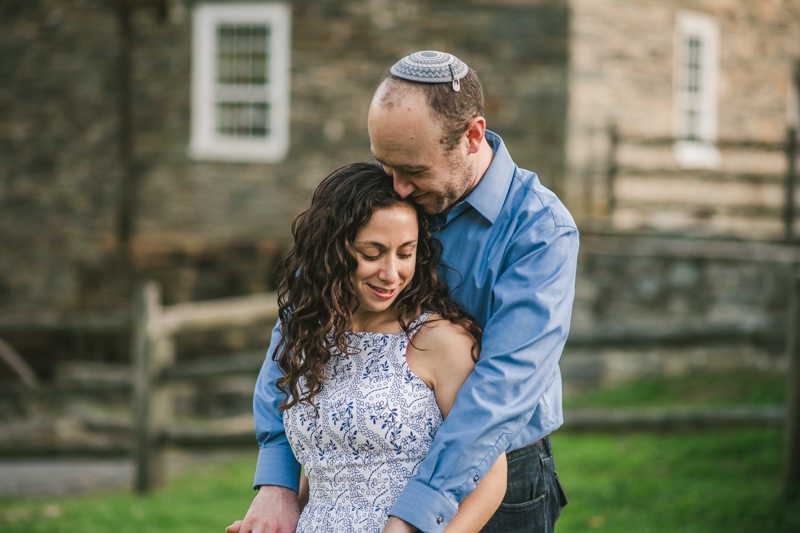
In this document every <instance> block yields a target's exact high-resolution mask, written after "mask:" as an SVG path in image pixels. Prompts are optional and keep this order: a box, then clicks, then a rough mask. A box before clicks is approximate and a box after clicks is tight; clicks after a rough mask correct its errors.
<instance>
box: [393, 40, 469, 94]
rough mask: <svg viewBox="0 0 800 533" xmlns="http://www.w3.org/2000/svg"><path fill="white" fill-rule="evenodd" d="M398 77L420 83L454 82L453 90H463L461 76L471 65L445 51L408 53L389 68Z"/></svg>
mask: <svg viewBox="0 0 800 533" xmlns="http://www.w3.org/2000/svg"><path fill="white" fill-rule="evenodd" d="M389 72H391V73H392V74H394V75H395V76H397V77H398V78H403V79H404V80H409V81H416V82H419V83H452V84H453V90H454V91H456V92H458V91H459V90H461V82H460V81H459V80H460V79H461V78H463V77H464V76H466V75H467V73H468V72H469V67H468V66H467V65H466V64H465V63H464V62H463V61H461V60H460V59H459V58H457V57H456V56H454V55H452V54H448V53H445V52H435V51H433V50H426V51H425V52H414V53H413V54H411V55H407V56H406V57H404V58H403V59H401V60H400V61H398V62H397V63H395V64H394V66H393V67H392V68H391V69H390V70H389Z"/></svg>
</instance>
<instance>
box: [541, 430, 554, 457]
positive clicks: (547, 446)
mask: <svg viewBox="0 0 800 533" xmlns="http://www.w3.org/2000/svg"><path fill="white" fill-rule="evenodd" d="M542 444H543V445H544V451H545V452H546V453H547V456H548V457H552V456H553V445H552V444H551V443H550V435H548V436H546V437H545V438H543V439H542Z"/></svg>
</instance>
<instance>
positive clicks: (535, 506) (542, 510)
mask: <svg viewBox="0 0 800 533" xmlns="http://www.w3.org/2000/svg"><path fill="white" fill-rule="evenodd" d="M565 505H567V495H566V494H564V490H563V489H562V488H561V483H559V481H558V474H556V466H555V463H553V447H552V446H551V444H550V437H545V438H544V439H542V440H541V442H539V443H537V444H534V445H533V446H528V447H527V448H522V449H520V450H515V451H513V452H511V453H509V454H508V487H507V489H506V496H505V498H503V503H501V504H500V508H499V509H497V512H495V513H494V515H493V516H492V518H490V519H489V522H488V523H487V524H486V525H485V526H484V527H483V529H482V530H481V533H552V532H553V529H554V528H555V525H556V520H558V517H559V516H561V509H562V507H564V506H565Z"/></svg>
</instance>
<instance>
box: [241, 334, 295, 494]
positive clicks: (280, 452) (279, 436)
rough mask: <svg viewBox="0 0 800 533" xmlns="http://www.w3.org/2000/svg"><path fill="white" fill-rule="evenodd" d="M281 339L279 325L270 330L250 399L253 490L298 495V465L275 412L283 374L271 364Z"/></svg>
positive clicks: (279, 412) (279, 396)
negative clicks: (255, 447)
mask: <svg viewBox="0 0 800 533" xmlns="http://www.w3.org/2000/svg"><path fill="white" fill-rule="evenodd" d="M280 339H281V331H280V322H278V323H277V324H276V325H275V328H274V329H273V330H272V339H271V340H270V345H269V350H268V351H267V357H266V359H265V360H264V364H263V365H262V366H261V371H260V373H259V374H258V380H257V381H256V388H255V393H254V395H253V415H254V417H255V429H256V438H257V439H258V462H257V463H256V475H255V479H254V480H253V488H254V489H258V487H260V486H261V485H279V486H281V487H288V488H290V489H292V490H295V491H297V490H298V489H299V485H300V463H298V462H297V459H296V458H295V456H294V454H293V453H292V448H291V446H290V445H289V441H288V440H287V439H286V432H285V431H284V429H283V415H282V413H281V411H280V410H279V409H278V406H279V405H280V402H281V400H282V399H283V394H282V393H281V392H280V390H279V389H278V387H277V380H278V378H279V377H280V376H281V375H282V374H281V371H280V369H279V368H278V365H277V364H276V363H275V361H273V360H272V356H273V354H274V353H275V348H276V347H277V345H278V341H279V340H280Z"/></svg>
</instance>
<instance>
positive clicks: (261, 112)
mask: <svg viewBox="0 0 800 533" xmlns="http://www.w3.org/2000/svg"><path fill="white" fill-rule="evenodd" d="M217 133H219V134H220V135H224V136H229V137H266V136H268V135H269V104H268V103H266V102H256V103H251V102H219V103H218V104H217Z"/></svg>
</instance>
